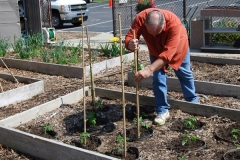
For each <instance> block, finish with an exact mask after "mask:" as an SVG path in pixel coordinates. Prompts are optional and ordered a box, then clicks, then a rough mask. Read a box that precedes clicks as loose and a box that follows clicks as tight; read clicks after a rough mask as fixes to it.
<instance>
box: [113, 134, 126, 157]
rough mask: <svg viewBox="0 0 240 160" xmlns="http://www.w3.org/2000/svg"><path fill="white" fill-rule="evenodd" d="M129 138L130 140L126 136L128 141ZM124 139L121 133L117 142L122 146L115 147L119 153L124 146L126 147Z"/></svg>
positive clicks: (115, 150)
mask: <svg viewBox="0 0 240 160" xmlns="http://www.w3.org/2000/svg"><path fill="white" fill-rule="evenodd" d="M128 140H129V138H127V137H126V141H128ZM123 141H124V137H123V136H121V135H119V136H118V137H117V142H118V143H119V144H120V146H119V147H118V148H115V149H114V152H115V153H119V152H123V151H124V149H123V147H124V145H123Z"/></svg>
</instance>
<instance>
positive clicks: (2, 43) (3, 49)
mask: <svg viewBox="0 0 240 160" xmlns="http://www.w3.org/2000/svg"><path fill="white" fill-rule="evenodd" d="M9 47H10V43H9V38H4V39H0V56H1V57H4V56H5V55H6V53H7V50H8V48H9Z"/></svg>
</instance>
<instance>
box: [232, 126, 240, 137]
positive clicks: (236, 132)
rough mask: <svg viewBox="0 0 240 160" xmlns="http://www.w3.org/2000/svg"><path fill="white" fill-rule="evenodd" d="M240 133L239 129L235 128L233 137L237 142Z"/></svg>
mask: <svg viewBox="0 0 240 160" xmlns="http://www.w3.org/2000/svg"><path fill="white" fill-rule="evenodd" d="M239 132H240V130H239V129H237V128H233V129H232V131H231V133H232V137H233V138H234V139H236V140H237V139H238V133H239Z"/></svg>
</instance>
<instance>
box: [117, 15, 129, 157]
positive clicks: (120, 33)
mask: <svg viewBox="0 0 240 160" xmlns="http://www.w3.org/2000/svg"><path fill="white" fill-rule="evenodd" d="M118 23H119V40H120V62H121V77H122V107H123V137H124V154H123V156H124V157H126V156H127V140H126V138H127V136H126V112H125V110H126V104H125V93H124V73H125V72H124V69H123V67H124V66H123V58H122V25H121V14H118Z"/></svg>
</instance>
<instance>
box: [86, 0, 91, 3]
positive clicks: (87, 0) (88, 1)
mask: <svg viewBox="0 0 240 160" xmlns="http://www.w3.org/2000/svg"><path fill="white" fill-rule="evenodd" d="M85 1H86V2H87V3H92V2H93V0H85Z"/></svg>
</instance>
